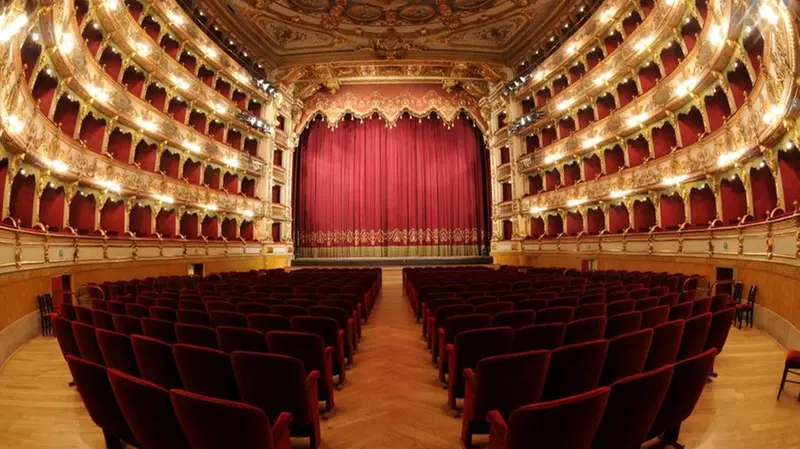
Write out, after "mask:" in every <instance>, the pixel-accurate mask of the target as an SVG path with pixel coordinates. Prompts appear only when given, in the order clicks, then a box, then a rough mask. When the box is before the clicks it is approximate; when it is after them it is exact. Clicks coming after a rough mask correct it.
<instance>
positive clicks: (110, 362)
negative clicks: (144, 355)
mask: <svg viewBox="0 0 800 449" xmlns="http://www.w3.org/2000/svg"><path fill="white" fill-rule="evenodd" d="M96 334H97V343H98V344H99V345H100V351H101V352H102V354H103V359H104V360H105V365H106V366H107V367H108V368H114V369H117V370H119V371H122V372H123V373H127V374H130V375H132V376H138V375H139V366H138V365H137V364H136V356H135V355H134V354H133V346H132V344H131V338H130V337H129V336H127V335H125V334H121V333H119V332H112V331H107V330H103V329H97V330H96Z"/></svg>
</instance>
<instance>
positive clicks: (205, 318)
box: [177, 309, 211, 327]
mask: <svg viewBox="0 0 800 449" xmlns="http://www.w3.org/2000/svg"><path fill="white" fill-rule="evenodd" d="M177 313H178V323H181V324H194V325H197V326H208V327H210V326H211V316H210V315H209V314H208V313H207V312H202V311H200V310H187V309H180V310H178V312H177Z"/></svg>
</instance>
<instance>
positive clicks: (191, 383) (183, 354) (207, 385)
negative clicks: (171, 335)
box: [172, 343, 239, 401]
mask: <svg viewBox="0 0 800 449" xmlns="http://www.w3.org/2000/svg"><path fill="white" fill-rule="evenodd" d="M172 352H173V354H174V356H175V364H176V365H177V367H178V373H179V374H180V376H181V382H182V383H183V387H184V388H185V389H186V390H188V391H191V392H193V393H197V394H202V395H204V396H211V397H214V398H219V399H228V400H231V401H236V400H239V392H238V389H237V387H236V379H235V378H234V376H233V367H232V365H231V358H230V356H229V355H228V354H226V353H224V352H222V351H219V350H216V349H211V348H204V347H201V346H192V345H187V344H181V343H177V344H174V345H172Z"/></svg>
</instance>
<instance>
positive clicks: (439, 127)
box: [294, 115, 489, 257]
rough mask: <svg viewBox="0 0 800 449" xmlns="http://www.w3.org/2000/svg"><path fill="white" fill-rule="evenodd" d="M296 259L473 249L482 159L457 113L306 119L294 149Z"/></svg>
mask: <svg viewBox="0 0 800 449" xmlns="http://www.w3.org/2000/svg"><path fill="white" fill-rule="evenodd" d="M295 179H296V189H295V191H296V192H297V195H296V197H295V207H294V211H295V215H296V216H295V223H296V224H297V226H296V232H297V234H296V236H295V237H296V242H297V246H298V255H299V256H300V257H401V256H455V255H476V254H480V253H481V252H482V251H483V249H484V248H485V245H486V244H487V240H488V234H489V232H488V215H487V210H488V209H487V206H486V198H487V195H486V191H487V188H486V179H487V172H486V163H485V159H484V150H483V145H482V141H481V138H480V134H479V131H478V130H477V129H476V128H474V127H473V125H472V122H471V121H470V120H469V119H468V118H466V117H465V116H464V115H462V116H461V117H460V119H458V120H455V121H454V124H453V126H452V127H451V128H450V129H448V128H446V127H445V126H444V124H443V122H442V121H441V120H439V119H438V118H426V119H416V118H411V117H408V116H406V117H403V118H402V119H400V120H398V121H397V122H396V123H395V125H394V127H392V128H388V127H387V125H386V122H384V121H383V120H382V119H379V118H377V117H373V118H371V119H367V120H364V121H363V123H362V122H360V121H358V120H349V119H345V120H343V121H341V122H340V123H339V124H338V126H337V127H336V128H335V129H329V128H328V126H327V124H326V123H325V122H324V121H321V120H317V121H315V122H313V123H312V124H311V125H310V127H309V129H308V130H307V131H306V132H305V133H304V134H303V138H302V141H301V144H300V150H299V163H298V166H297V173H296V176H295Z"/></svg>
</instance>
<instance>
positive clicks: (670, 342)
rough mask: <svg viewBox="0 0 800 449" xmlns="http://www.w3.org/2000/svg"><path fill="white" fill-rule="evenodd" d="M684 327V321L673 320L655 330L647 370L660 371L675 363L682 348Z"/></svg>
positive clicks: (648, 354) (646, 364)
mask: <svg viewBox="0 0 800 449" xmlns="http://www.w3.org/2000/svg"><path fill="white" fill-rule="evenodd" d="M683 326H684V321H683V320H673V321H669V322H667V323H664V324H661V325H659V326H656V327H654V328H653V339H652V341H651V343H650V351H649V352H648V353H647V362H645V370H647V371H650V370H654V369H658V368H661V367H663V366H667V365H670V364H672V363H674V362H675V359H677V358H678V351H679V350H680V346H681V337H682V336H683Z"/></svg>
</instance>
